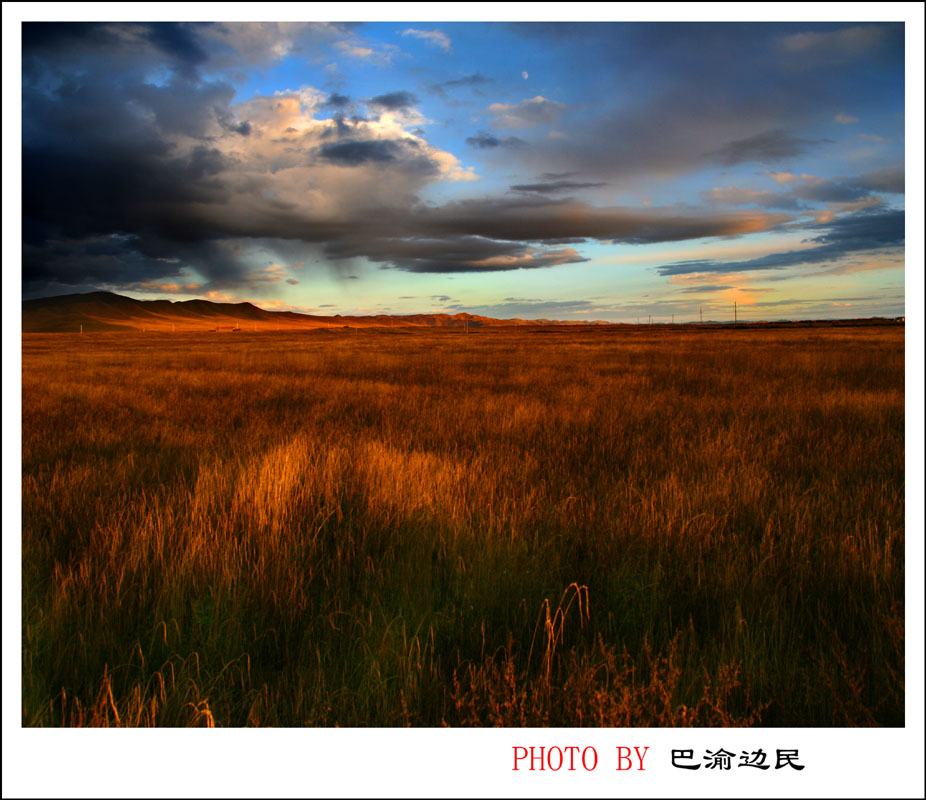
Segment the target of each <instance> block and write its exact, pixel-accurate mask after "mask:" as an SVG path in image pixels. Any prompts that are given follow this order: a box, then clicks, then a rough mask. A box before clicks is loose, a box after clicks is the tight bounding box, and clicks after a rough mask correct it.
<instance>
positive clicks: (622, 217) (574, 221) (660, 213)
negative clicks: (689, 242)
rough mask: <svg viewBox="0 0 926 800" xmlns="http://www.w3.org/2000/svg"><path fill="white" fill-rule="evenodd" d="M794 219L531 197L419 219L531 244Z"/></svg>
mask: <svg viewBox="0 0 926 800" xmlns="http://www.w3.org/2000/svg"><path fill="white" fill-rule="evenodd" d="M789 219H790V217H788V216H787V215H785V214H780V213H776V214H771V213H765V212H745V211H725V212H710V213H705V212H703V211H699V210H695V209H690V208H674V207H673V208H642V209H637V208H621V207H598V206H591V205H588V204H586V203H579V202H575V201H570V200H563V201H560V200H554V199H551V198H543V197H530V196H527V197H516V198H503V199H499V198H483V199H479V200H462V201H458V202H455V203H447V204H446V205H444V206H440V207H437V208H427V209H422V210H421V211H419V213H418V214H416V216H415V221H416V223H417V225H418V226H420V227H421V228H422V229H424V230H427V231H431V232H435V233H440V234H441V235H461V234H469V235H478V236H482V237H485V238H489V239H500V240H509V241H526V242H528V241H542V242H549V241H552V240H563V239H572V238H585V239H597V240H599V241H608V242H621V243H624V244H652V243H654V242H671V241H681V240H684V239H697V238H704V237H710V236H736V235H739V234H743V233H751V232H755V231H760V230H769V229H770V228H773V227H776V226H778V225H781V224H783V223H785V222H787V221H788V220H789Z"/></svg>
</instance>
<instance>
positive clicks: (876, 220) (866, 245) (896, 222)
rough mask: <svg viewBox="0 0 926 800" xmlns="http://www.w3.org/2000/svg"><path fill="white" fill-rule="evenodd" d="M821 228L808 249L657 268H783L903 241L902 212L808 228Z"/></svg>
mask: <svg viewBox="0 0 926 800" xmlns="http://www.w3.org/2000/svg"><path fill="white" fill-rule="evenodd" d="M809 230H811V231H812V230H823V231H824V232H823V233H821V234H820V235H819V236H815V237H812V238H811V239H809V241H811V242H817V243H819V246H818V247H812V248H809V249H807V250H789V251H787V252H784V253H772V254H771V255H767V256H762V257H761V258H753V259H750V260H748V261H684V262H677V263H675V264H665V265H663V266H660V267H657V271H658V272H659V274H660V275H687V274H691V273H695V272H699V273H704V272H749V271H754V270H765V269H783V268H785V267H793V266H798V265H803V264H819V263H823V262H829V261H836V260H838V259H840V258H843V257H845V256H847V255H849V254H851V253H856V252H860V251H865V250H882V249H886V248H895V247H899V246H901V245H903V243H904V213H903V212H902V211H884V212H880V213H869V214H856V215H853V216H849V217H840V218H839V219H836V220H833V221H831V222H828V223H825V224H817V225H812V226H810V227H809Z"/></svg>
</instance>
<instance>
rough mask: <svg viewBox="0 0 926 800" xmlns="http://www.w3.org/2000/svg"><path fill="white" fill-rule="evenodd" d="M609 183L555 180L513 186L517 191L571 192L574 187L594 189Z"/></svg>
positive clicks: (542, 192) (540, 192)
mask: <svg viewBox="0 0 926 800" xmlns="http://www.w3.org/2000/svg"><path fill="white" fill-rule="evenodd" d="M607 185H608V184H607V183H573V182H571V181H554V182H550V183H519V184H517V185H515V186H512V187H511V188H512V189H514V191H516V192H535V193H538V194H554V193H555V192H569V191H572V190H574V189H594V188H597V187H599V186H607Z"/></svg>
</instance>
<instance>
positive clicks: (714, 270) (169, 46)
mask: <svg viewBox="0 0 926 800" xmlns="http://www.w3.org/2000/svg"><path fill="white" fill-rule="evenodd" d="M904 59H905V53H904V25H903V23H875V22H843V23H838V22H827V23H809V22H793V23H772V22H770V23H713V22H711V23H708V22H704V23H603V22H595V23H581V22H562V23H530V22H524V23H501V22H477V21H471V22H456V23H454V22H420V21H414V20H409V21H407V22H376V23H364V22H346V23H337V22H314V23H313V22H306V23H301V22H281V23H230V22H216V23H192V22H176V23H172V22H156V23H141V22H126V23H28V22H27V23H24V24H23V28H22V296H23V298H33V297H42V296H48V295H57V294H68V293H72V292H87V291H95V290H101V289H102V290H107V291H113V292H118V293H120V294H125V295H129V296H131V297H136V298H139V299H160V298H169V299H174V300H184V299H191V298H194V297H201V298H206V299H211V300H217V301H232V302H238V301H242V300H249V301H251V302H254V303H255V304H257V305H259V306H261V307H263V308H266V309H270V310H284V309H285V310H295V311H302V312H306V313H316V314H336V313H337V314H378V313H390V314H407V313H426V312H427V313H431V312H447V313H456V312H460V311H466V312H470V313H476V314H484V315H488V316H493V317H500V318H509V317H521V318H527V319H534V318H547V319H562V320H609V321H616V322H636V321H638V320H639V321H648V320H649V319H652V320H653V321H654V322H668V321H670V320H672V319H674V320H675V321H677V322H685V321H697V320H698V319H699V318H701V316H702V315H703V318H704V319H705V320H708V319H713V320H722V321H725V320H728V319H732V317H733V306H734V303H735V304H736V307H737V313H738V316H739V319H741V320H763V319H768V320H774V319H808V318H814V319H826V318H840V317H869V316H899V315H902V314H904V313H905V312H904V308H905V305H904V277H905V274H904V232H905V204H904V190H905V179H904V167H905V162H904V150H905V140H904V130H905V107H904V93H905V75H904Z"/></svg>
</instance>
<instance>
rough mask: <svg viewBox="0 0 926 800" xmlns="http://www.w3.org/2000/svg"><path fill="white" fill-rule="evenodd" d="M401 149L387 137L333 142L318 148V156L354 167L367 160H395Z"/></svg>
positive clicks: (333, 162)
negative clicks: (363, 140) (362, 140)
mask: <svg viewBox="0 0 926 800" xmlns="http://www.w3.org/2000/svg"><path fill="white" fill-rule="evenodd" d="M400 151H401V147H400V146H399V145H398V143H396V142H393V141H390V140H389V139H374V140H372V141H367V142H335V143H332V144H323V145H322V146H321V147H319V148H318V153H319V156H320V157H321V158H322V159H324V160H326V161H330V162H331V163H332V164H342V165H345V166H349V167H356V166H359V165H360V164H364V163H366V162H368V161H376V162H383V161H395V160H396V158H397V157H398V155H399V153H400Z"/></svg>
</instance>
